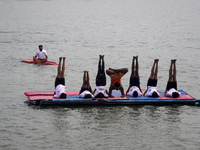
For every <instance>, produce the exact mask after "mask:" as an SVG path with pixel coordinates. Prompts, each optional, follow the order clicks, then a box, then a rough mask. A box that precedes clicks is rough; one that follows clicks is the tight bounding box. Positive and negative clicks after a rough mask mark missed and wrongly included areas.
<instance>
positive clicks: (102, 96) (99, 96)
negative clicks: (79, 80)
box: [95, 93, 104, 98]
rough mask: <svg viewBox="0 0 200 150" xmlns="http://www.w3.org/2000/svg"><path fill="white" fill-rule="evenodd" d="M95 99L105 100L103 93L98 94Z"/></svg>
mask: <svg viewBox="0 0 200 150" xmlns="http://www.w3.org/2000/svg"><path fill="white" fill-rule="evenodd" d="M95 97H96V98H104V94H103V93H98V94H97V95H96V96H95Z"/></svg>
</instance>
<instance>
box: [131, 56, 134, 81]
mask: <svg viewBox="0 0 200 150" xmlns="http://www.w3.org/2000/svg"><path fill="white" fill-rule="evenodd" d="M134 62H135V56H133V61H132V72H131V78H134V77H135V64H134Z"/></svg>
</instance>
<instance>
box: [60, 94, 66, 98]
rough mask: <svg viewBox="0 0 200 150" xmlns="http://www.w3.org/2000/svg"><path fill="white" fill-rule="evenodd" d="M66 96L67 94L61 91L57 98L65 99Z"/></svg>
mask: <svg viewBox="0 0 200 150" xmlns="http://www.w3.org/2000/svg"><path fill="white" fill-rule="evenodd" d="M66 97H67V94H66V93H62V94H61V95H60V97H59V98H63V99H65V98H66Z"/></svg>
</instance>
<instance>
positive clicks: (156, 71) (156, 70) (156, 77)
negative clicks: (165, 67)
mask: <svg viewBox="0 0 200 150" xmlns="http://www.w3.org/2000/svg"><path fill="white" fill-rule="evenodd" d="M158 61H159V60H158V59H155V62H156V69H155V73H154V79H158V76H157V75H158Z"/></svg>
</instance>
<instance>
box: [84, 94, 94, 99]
mask: <svg viewBox="0 0 200 150" xmlns="http://www.w3.org/2000/svg"><path fill="white" fill-rule="evenodd" d="M84 98H92V95H91V94H86V95H85V97H84Z"/></svg>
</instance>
